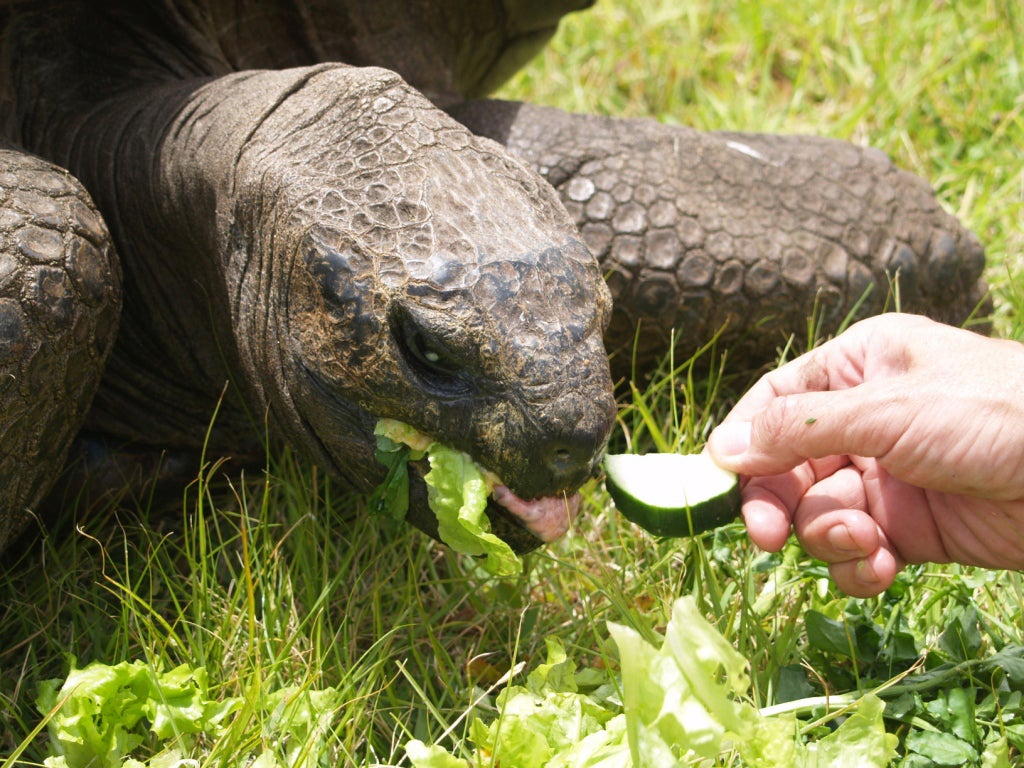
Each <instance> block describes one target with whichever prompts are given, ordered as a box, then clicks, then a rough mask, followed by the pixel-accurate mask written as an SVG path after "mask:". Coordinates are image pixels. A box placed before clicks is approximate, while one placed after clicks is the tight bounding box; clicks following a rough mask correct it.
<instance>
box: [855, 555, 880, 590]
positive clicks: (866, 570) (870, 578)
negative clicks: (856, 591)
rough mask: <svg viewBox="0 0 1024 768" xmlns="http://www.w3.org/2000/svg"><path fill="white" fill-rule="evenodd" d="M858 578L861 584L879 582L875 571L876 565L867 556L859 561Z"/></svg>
mask: <svg viewBox="0 0 1024 768" xmlns="http://www.w3.org/2000/svg"><path fill="white" fill-rule="evenodd" d="M857 579H858V580H859V581H860V582H861V584H877V583H878V574H877V573H875V567H874V566H873V565H872V564H871V563H870V562H869V561H868V559H867V558H866V557H865V558H864V559H863V560H858V561H857Z"/></svg>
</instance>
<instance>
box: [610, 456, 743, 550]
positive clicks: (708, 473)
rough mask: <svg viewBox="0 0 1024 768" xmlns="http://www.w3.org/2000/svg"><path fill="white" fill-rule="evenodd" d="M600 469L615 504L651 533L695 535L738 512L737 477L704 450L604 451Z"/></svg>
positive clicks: (718, 524) (722, 522)
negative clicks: (646, 452)
mask: <svg viewBox="0 0 1024 768" xmlns="http://www.w3.org/2000/svg"><path fill="white" fill-rule="evenodd" d="M604 471H605V487H607V488H608V493H609V494H610V495H611V497H612V501H613V502H615V506H616V507H618V509H619V511H620V512H621V513H622V514H623V515H624V516H625V517H626V519H627V520H630V521H631V522H634V523H636V524H637V525H639V526H640V527H641V528H644V529H645V530H647V531H649V532H650V533H653V534H654V535H656V536H696V535H697V534H699V533H704V532H705V531H710V530H711V529H712V528H717V527H719V526H721V525H725V524H726V523H729V522H732V521H733V520H735V519H736V518H737V517H738V516H739V513H740V483H739V478H738V477H737V476H736V474H735V473H734V472H730V471H729V470H727V469H722V468H721V467H719V466H718V465H717V464H715V462H714V461H712V460H711V457H710V456H709V455H707V454H706V453H692V454H680V453H648V454H646V455H642V456H641V455H638V454H633V453H619V454H610V455H608V456H605V459H604Z"/></svg>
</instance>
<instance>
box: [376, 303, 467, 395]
mask: <svg viewBox="0 0 1024 768" xmlns="http://www.w3.org/2000/svg"><path fill="white" fill-rule="evenodd" d="M392 334H393V336H394V337H395V340H396V342H397V344H398V348H399V350H400V351H401V353H402V356H403V357H404V358H405V361H406V363H408V365H409V367H410V368H411V369H412V370H413V371H414V372H415V373H416V375H417V376H418V377H419V378H420V379H421V380H422V381H423V383H424V384H426V385H427V386H428V387H429V388H430V389H432V390H434V391H437V392H439V393H443V394H464V393H466V392H468V391H469V390H470V389H471V386H472V383H471V381H472V380H471V378H470V375H469V372H468V371H467V370H466V367H465V365H464V364H463V363H462V361H461V360H459V358H458V357H456V356H455V355H454V354H452V353H451V351H450V350H448V348H447V347H446V346H445V345H444V343H443V342H441V341H440V340H439V339H437V338H436V337H435V336H434V335H433V334H431V333H430V332H429V331H427V330H425V329H424V328H422V327H420V325H419V324H418V323H416V321H415V320H413V319H412V318H411V317H409V315H408V314H406V313H404V312H403V313H401V316H399V317H398V318H396V322H394V323H393V324H392Z"/></svg>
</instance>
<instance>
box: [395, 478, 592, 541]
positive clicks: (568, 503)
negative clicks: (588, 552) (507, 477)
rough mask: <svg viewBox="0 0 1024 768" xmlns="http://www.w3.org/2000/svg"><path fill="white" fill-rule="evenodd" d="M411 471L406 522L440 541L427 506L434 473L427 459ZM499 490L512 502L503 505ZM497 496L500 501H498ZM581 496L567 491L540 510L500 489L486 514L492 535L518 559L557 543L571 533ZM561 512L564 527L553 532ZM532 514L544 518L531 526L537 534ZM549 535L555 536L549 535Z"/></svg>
mask: <svg viewBox="0 0 1024 768" xmlns="http://www.w3.org/2000/svg"><path fill="white" fill-rule="evenodd" d="M409 468H410V469H411V470H412V471H410V472H409V512H408V514H407V516H406V520H407V521H408V522H410V523H411V524H412V525H414V526H416V527H417V528H419V529H420V530H421V531H423V532H424V533H426V534H427V535H428V536H430V537H431V538H433V539H437V540H440V539H439V536H438V532H437V517H436V516H435V515H434V512H433V511H432V510H431V509H430V506H429V504H428V503H427V484H426V482H424V480H423V476H424V475H425V474H426V473H427V472H429V471H430V465H429V464H428V463H427V461H426V460H425V459H422V460H420V461H414V462H409ZM499 488H505V490H506V491H507V493H508V494H511V496H512V498H511V499H509V498H508V497H505V498H504V499H502V500H501V501H499V499H500V498H501V497H502V496H503V494H502V493H501V492H498V489H499ZM495 496H498V497H499V498H495ZM578 496H579V495H578V494H577V493H576V492H575V491H567V492H566V493H565V498H560V497H557V496H556V497H547V498H545V499H542V500H539V501H540V502H542V503H544V504H545V505H548V506H547V508H546V509H544V510H537V509H536V508H535V506H534V505H535V502H524V501H523V500H522V499H519V497H518V496H515V494H513V493H512V492H511V491H508V489H507V488H506V487H505V486H496V488H495V493H494V494H492V495H491V496H488V498H487V507H486V508H485V510H484V512H485V513H486V515H487V518H488V520H490V522H491V533H493V534H494V535H495V536H497V537H498V538H500V539H501V540H502V541H504V542H505V543H506V544H508V545H509V547H511V548H512V551H513V552H515V553H516V554H517V555H525V554H527V553H528V552H532V551H534V550H535V549H538V548H539V547H541V546H543V545H544V544H546V543H548V542H550V541H553V540H554V539H556V538H558V537H559V536H560V535H562V534H563V533H565V531H566V530H568V523H569V520H570V519H571V518H572V517H573V516H574V515H575V511H576V509H577V507H578ZM502 501H503V502H504V503H502ZM517 502H518V503H520V504H526V505H528V509H527V510H524V509H522V508H521V507H517ZM506 504H507V505H509V506H505V505H506ZM509 507H511V509H510V508H509ZM559 508H561V510H563V518H562V519H563V520H564V527H561V528H560V529H558V530H552V525H551V523H550V520H551V519H553V517H554V516H555V515H557V514H558V509H559ZM531 512H532V513H537V514H540V515H541V516H542V518H543V519H542V520H541V521H530V523H529V524H530V525H531V526H532V527H533V528H534V530H531V529H530V528H529V527H527V525H528V520H529V518H530V515H531ZM538 531H539V532H538ZM548 532H550V533H551V535H548Z"/></svg>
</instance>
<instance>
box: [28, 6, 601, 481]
mask: <svg viewBox="0 0 1024 768" xmlns="http://www.w3.org/2000/svg"><path fill="white" fill-rule="evenodd" d="M63 5H65V4H64V3H61V2H54V3H53V8H50V9H49V10H48V11H46V12H44V14H43V15H44V16H45V17H47V18H49V19H52V18H54V17H55V16H54V15H53V14H54V12H55V11H60V10H61V6H63ZM84 5H85V3H79V4H67V6H66V7H65V8H63V10H65V11H68V12H71V11H72V10H73V9H74V8H81V7H83V6H84ZM153 7H156V5H154V6H152V7H150V6H147V7H146V9H143V10H138V18H136V17H135V16H134V15H133V14H134V13H135V12H134V11H133V12H132V13H128V12H127V11H125V9H123V8H122V9H120V11H123V12H124V13H125V14H126V15H125V16H124V17H119V18H118V21H117V24H118V25H120V26H117V25H115V26H113V27H110V28H109V29H108V28H103V29H104V30H105V31H107V32H109V34H110V35H111V38H112V40H107V41H105V43H104V45H103V51H100V52H99V56H100V59H99V60H97V59H95V57H96V56H97V52H96V51H95V50H93V51H92V53H90V52H89V50H86V51H85V52H84V53H83V52H82V49H81V48H80V47H79V48H76V47H75V46H82V45H87V47H88V45H92V46H93V47H95V40H94V39H93V38H92V37H89V40H90V41H92V42H91V43H90V42H87V43H85V44H84V43H83V42H82V38H83V37H85V36H88V35H94V34H95V33H96V30H95V29H92V30H90V29H89V25H90V24H99V25H100V26H101V27H102V24H101V22H98V21H95V20H92V19H91V17H90V20H86V19H78V21H77V22H76V21H75V20H74V17H73V15H72V21H71V22H70V23H69V24H68V26H67V27H63V28H62V27H60V25H57V26H52V25H51V26H50V27H46V28H45V29H46V31H39V30H41V29H43V27H39V28H37V30H36V32H34V33H33V34H34V35H36V36H38V37H39V38H42V40H41V41H40V40H34V39H33V36H32V35H29V36H27V37H26V38H25V39H26V50H28V49H31V46H32V45H37V44H39V43H40V42H42V43H47V44H51V45H52V44H54V43H60V44H64V45H65V46H66V47H67V48H68V50H71V51H72V54H69V56H70V60H69V61H70V63H68V62H65V64H67V66H66V67H63V66H57V67H55V68H54V67H49V68H47V67H48V65H47V63H46V62H43V64H42V65H40V66H39V67H38V68H37V69H35V70H33V69H32V67H33V59H32V56H31V55H30V54H28V55H27V56H26V58H25V59H24V62H23V64H22V65H20V68H19V69H18V70H17V71H18V77H19V78H20V79H19V80H18V82H17V83H16V86H17V89H16V90H17V92H18V103H17V107H18V110H17V111H18V114H19V123H18V129H17V136H16V137H15V138H16V139H17V140H20V141H21V142H22V143H23V144H24V145H25V146H27V147H28V148H29V149H31V150H33V151H37V152H40V153H41V154H44V155H45V156H47V157H49V158H50V159H53V160H55V161H56V162H59V163H62V164H63V165H65V166H66V167H68V168H69V169H70V170H71V171H72V172H73V173H75V174H76V175H78V176H79V177H80V178H82V180H83V181H84V182H85V183H86V185H87V187H88V188H89V189H90V190H91V191H92V193H93V194H94V196H95V197H96V199H97V203H98V204H99V206H100V208H101V210H103V211H104V213H105V215H106V216H107V219H108V223H109V224H110V226H111V229H112V231H113V232H114V235H115V240H116V242H117V244H118V248H119V252H120V255H121V257H122V260H123V261H124V263H125V274H126V280H125V285H126V288H125V291H126V300H125V316H124V319H123V321H122V327H123V328H126V330H125V331H124V332H123V334H122V337H121V338H120V339H119V342H118V347H117V350H116V352H115V356H114V360H113V361H112V363H111V370H110V373H109V375H108V377H107V378H108V381H109V385H108V386H106V387H105V388H104V389H103V391H101V395H100V396H99V397H98V399H97V403H96V405H95V406H94V417H93V424H94V426H95V427H96V428H97V429H102V430H105V431H107V432H109V433H111V434H114V435H116V436H118V437H124V438H131V439H145V440H150V441H152V442H153V443H154V444H157V445H159V444H160V443H161V441H168V442H176V441H177V442H186V443H187V441H189V440H195V441H197V442H198V441H200V440H201V439H202V436H203V433H204V431H205V427H206V423H207V421H208V420H209V418H210V416H211V415H212V407H213V404H214V403H215V402H216V400H217V398H218V396H219V394H220V392H221V389H222V387H223V385H224V382H225V381H226V380H228V379H230V380H232V381H233V382H234V388H235V389H237V390H238V392H240V393H241V395H242V405H241V406H240V407H238V408H237V409H235V410H234V411H232V412H230V413H227V414H224V415H222V416H221V417H220V423H226V424H227V427H226V428H224V429H222V430H221V432H222V433H223V434H224V441H225V443H226V444H227V443H230V442H231V441H232V440H238V439H239V437H238V435H239V434H240V432H241V431H242V428H241V427H240V426H238V425H239V424H240V423H241V422H242V421H244V418H243V415H244V414H248V418H249V419H251V423H252V425H253V426H255V427H256V428H257V429H258V428H259V424H261V423H262V421H263V420H264V419H266V420H267V422H268V423H269V425H270V428H271V430H272V431H273V432H274V433H275V434H279V435H281V436H283V437H284V438H285V439H286V440H288V441H289V442H290V443H292V444H293V445H295V446H296V447H298V448H300V449H301V450H302V451H303V452H305V453H306V454H307V455H308V456H310V457H311V458H313V459H315V460H316V461H318V462H319V463H321V464H322V465H324V466H326V467H329V468H331V469H332V470H333V471H334V472H336V473H337V474H339V475H341V476H343V477H345V478H346V479H348V481H349V482H350V483H351V484H353V485H354V486H356V487H357V488H363V489H368V488H371V487H373V486H374V485H375V484H376V483H377V482H379V481H380V480H381V479H382V474H383V469H382V468H381V467H380V466H379V465H377V464H376V462H375V461H374V458H373V452H374V440H373V437H372V428H373V425H374V423H375V422H376V420H377V419H378V418H380V417H390V418H395V419H399V420H402V421H405V422H408V423H410V424H412V425H413V426H415V427H417V428H418V429H420V430H421V431H423V432H425V433H427V434H430V435H432V436H433V437H435V438H436V439H438V440H441V441H442V442H445V443H447V444H449V445H452V446H454V447H456V448H460V449H462V450H465V451H467V452H468V453H470V454H471V455H472V456H473V457H474V458H475V459H476V460H477V461H478V462H479V463H481V464H483V465H484V466H485V467H487V468H489V469H491V470H492V471H494V472H496V473H497V474H498V475H499V476H500V477H501V478H502V479H503V480H504V481H505V482H506V483H507V484H508V485H509V486H510V487H511V488H512V490H513V491H514V492H515V493H516V494H518V495H519V496H520V497H522V498H525V499H532V498H538V497H542V496H551V495H556V494H560V493H562V492H566V491H572V490H574V489H575V488H577V487H578V486H579V485H580V484H581V483H582V482H583V481H584V480H586V479H587V477H589V476H590V475H592V474H593V473H594V471H595V467H596V463H597V461H599V458H600V454H601V452H602V451H603V449H604V445H605V441H606V440H607V435H608V433H609V431H610V429H611V426H612V423H613V419H614V402H613V399H612V395H611V382H610V377H609V373H608V366H607V359H606V356H605V352H604V348H603V345H602V339H601V337H602V332H603V330H604V328H605V326H606V324H607V320H608V314H609V310H610V299H609V296H608V292H607V289H606V288H605V285H604V283H603V281H602V279H601V275H600V274H599V271H598V267H597V263H596V261H595V259H594V258H593V257H592V256H591V255H590V254H589V252H587V250H586V249H585V247H584V246H583V245H582V244H581V243H580V241H579V237H578V234H577V233H576V231H575V229H574V227H573V226H572V224H571V222H570V221H569V219H568V217H567V215H566V214H565V213H564V211H563V209H562V208H561V206H560V205H559V203H558V202H557V200H556V198H555V195H554V193H553V192H552V191H551V189H550V188H549V187H548V186H547V185H545V184H544V183H543V181H542V180H540V178H539V177H537V176H536V175H535V174H534V173H533V172H532V171H530V170H528V169H526V168H525V167H524V166H522V165H521V164H520V163H519V162H518V161H516V160H514V159H512V158H511V157H510V156H509V155H508V154H507V153H505V151H504V150H503V149H502V148H500V147H499V146H498V145H497V144H493V143H491V142H489V141H487V140H482V139H477V138H476V137H473V136H472V135H471V134H469V133H468V132H467V131H466V130H465V129H464V128H463V127H462V126H460V125H458V124H457V123H455V122H454V121H452V120H451V119H449V118H448V117H446V116H445V115H444V114H443V113H441V112H440V111H438V110H437V109H436V108H435V107H434V106H433V105H432V104H431V103H430V102H428V101H427V100H426V99H425V98H423V97H422V96H420V95H419V93H417V92H416V91H414V90H413V89H412V88H410V87H409V86H408V85H406V84H405V83H404V82H403V81H401V80H400V79H399V78H398V77H397V76H396V75H394V74H393V73H390V72H388V71H385V70H378V69H373V68H362V67H347V66H344V65H340V64H323V65H315V66H311V67H300V68H292V69H285V70H281V71H266V70H256V71H247V72H240V73H227V74H224V73H221V72H220V71H219V70H220V69H224V70H229V69H230V63H229V62H228V61H227V60H226V59H224V58H222V57H219V56H218V54H217V46H216V45H214V44H213V43H211V42H210V41H209V39H207V38H204V37H203V36H202V29H201V27H202V24H201V23H199V22H201V21H203V19H201V18H199V17H198V16H197V17H195V18H191V17H190V12H189V11H187V10H181V9H180V8H177V7H175V9H174V10H168V8H167V7H164V6H160V7H159V10H158V11H156V12H154V11H153V10H152V8H153ZM181 7H182V8H185V7H186V6H184V5H183V6H181ZM126 8H127V6H126ZM151 13H156V15H157V16H159V17H160V23H161V24H165V25H166V24H171V25H172V26H174V25H175V24H177V25H178V26H174V30H173V34H166V35H164V36H162V37H161V38H160V39H158V40H156V41H153V40H148V39H146V38H145V35H142V33H141V32H140V31H139V30H140V28H141V27H139V26H133V24H136V22H137V23H138V24H139V25H143V26H145V25H151V24H152V23H153V21H152V19H151V18H149V16H150V15H151ZM192 15H193V16H194V15H195V14H194V13H192ZM200 16H201V14H200ZM99 18H101V20H102V18H104V17H103V14H100V17H99ZM182 19H186V21H187V23H180V22H181V20H182ZM78 22H80V25H79V26H76V23H78ZM147 28H148V27H147ZM60 29H63V33H61V32H60ZM54 30H58V31H54ZM83 30H84V31H83ZM126 30H127V32H126ZM101 31H102V30H101ZM59 34H66V35H69V36H70V37H69V40H56V41H55V40H53V39H46V38H47V37H48V36H53V35H58V36H59ZM119 35H120V36H119ZM140 35H142V39H141V40H140V39H139V37H140ZM150 45H152V46H154V52H153V53H151V54H147V56H148V57H149V58H144V57H143V58H141V59H140V61H138V62H136V66H135V67H133V68H131V69H123V67H121V65H123V64H124V62H123V61H119V60H117V59H115V60H113V61H109V60H108V58H109V57H107V58H104V56H103V54H105V53H109V51H110V50H111V48H113V49H115V50H118V51H121V53H120V54H119V56H120V58H124V56H129V57H131V56H138V57H142V56H143V54H142V53H141V51H142V50H143V49H145V50H147V51H148V50H149V46H150ZM273 47H274V46H271V45H269V44H268V49H270V48H273ZM76 52H77V53H76ZM125 52H127V53H125ZM76 56H81V57H84V59H85V60H86V61H87V62H96V64H95V65H96V68H97V69H98V70H102V72H103V73H104V74H105V77H103V78H98V79H97V78H95V77H93V78H90V79H88V80H87V81H86V82H85V83H84V84H83V83H82V82H81V78H80V77H78V78H75V77H74V76H73V74H72V70H73V69H74V68H75V65H77V64H78V63H79V62H78V61H77V60H76ZM90 56H92V57H93V58H90ZM154 57H156V58H154ZM119 67H121V68H120V69H119ZM115 71H123V72H129V73H130V75H128V76H129V77H131V78H132V79H131V81H130V82H127V83H123V84H122V85H120V86H118V85H110V84H109V83H110V82H116V81H111V80H109V79H107V77H106V76H109V77H113V76H114V75H113V73H114V72H115ZM154 414H157V415H156V416H154Z"/></svg>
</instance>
